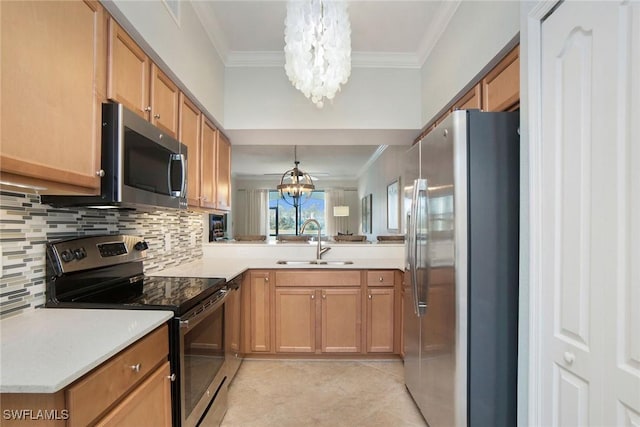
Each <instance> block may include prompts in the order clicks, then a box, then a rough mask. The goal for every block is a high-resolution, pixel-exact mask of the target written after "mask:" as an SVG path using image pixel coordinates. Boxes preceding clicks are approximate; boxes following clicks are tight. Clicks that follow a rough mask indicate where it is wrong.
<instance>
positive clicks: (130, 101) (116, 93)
mask: <svg viewBox="0 0 640 427" xmlns="http://www.w3.org/2000/svg"><path fill="white" fill-rule="evenodd" d="M107 74H108V77H107V97H108V98H109V99H111V100H113V101H116V102H120V103H122V104H123V105H124V106H125V107H127V108H128V109H130V110H132V111H134V112H136V113H137V114H139V115H140V116H141V117H144V118H145V119H147V120H149V121H151V122H152V123H153V124H155V125H156V126H158V127H159V128H161V129H162V130H163V131H165V132H166V133H167V134H169V135H171V136H173V137H174V138H177V137H178V110H179V90H178V87H177V86H176V84H175V83H173V82H172V81H171V79H169V78H168V77H167V76H166V75H165V74H164V73H163V72H162V71H161V70H160V69H159V68H158V67H157V66H156V65H155V64H153V63H152V62H151V60H150V59H149V57H148V56H147V55H146V54H145V53H144V51H143V50H142V49H141V48H140V47H139V46H138V45H137V44H136V42H135V41H134V40H133V39H132V38H131V37H130V36H129V35H128V34H127V33H126V31H124V29H122V27H120V26H119V25H118V23H117V22H116V21H115V20H114V19H113V18H110V19H109V54H108V73H107Z"/></svg>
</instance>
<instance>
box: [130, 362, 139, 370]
mask: <svg viewBox="0 0 640 427" xmlns="http://www.w3.org/2000/svg"><path fill="white" fill-rule="evenodd" d="M129 367H130V368H131V370H132V371H133V372H140V368H141V367H142V364H141V363H136V364H135V365H131V366H129Z"/></svg>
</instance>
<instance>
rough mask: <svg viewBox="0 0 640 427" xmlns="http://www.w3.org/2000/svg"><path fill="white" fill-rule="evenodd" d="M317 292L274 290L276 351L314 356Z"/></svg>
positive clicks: (292, 289) (289, 289)
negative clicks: (311, 354) (312, 354)
mask: <svg viewBox="0 0 640 427" xmlns="http://www.w3.org/2000/svg"><path fill="white" fill-rule="evenodd" d="M316 294H317V292H316V290H315V289H313V288H311V289H308V288H279V289H276V291H275V295H276V310H275V315H276V327H275V335H276V351H277V352H279V353H283V352H284V353H314V352H315V351H316V329H317V326H318V322H317V320H316V319H317V317H318V315H317V311H318V310H317V309H316V305H317V304H316Z"/></svg>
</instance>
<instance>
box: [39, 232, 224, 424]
mask: <svg viewBox="0 0 640 427" xmlns="http://www.w3.org/2000/svg"><path fill="white" fill-rule="evenodd" d="M148 248H149V246H148V244H147V243H146V242H145V241H144V239H142V238H140V237H136V236H125V235H113V236H91V237H84V238H76V239H71V240H63V241H56V242H50V243H48V244H47V291H46V292H47V299H46V304H45V306H46V307H60V308H104V309H110V308H111V309H133V310H170V311H173V312H174V317H173V319H172V320H170V321H169V358H170V364H171V372H172V374H175V377H173V376H172V378H175V379H174V381H173V383H172V390H171V396H172V411H173V425H174V426H176V427H178V426H183V427H192V426H203V427H204V426H210V425H211V426H214V425H219V424H220V421H221V420H222V417H223V416H224V413H225V412H226V392H227V384H226V382H227V369H226V364H227V363H226V362H225V356H227V357H228V352H226V351H225V336H224V335H225V325H224V322H225V315H224V308H225V307H224V306H225V299H226V297H227V292H228V287H227V284H226V281H225V279H221V278H215V279H211V278H207V279H203V278H189V277H186V278H185V277H147V276H145V275H144V273H143V260H144V259H145V257H146V254H147V251H148Z"/></svg>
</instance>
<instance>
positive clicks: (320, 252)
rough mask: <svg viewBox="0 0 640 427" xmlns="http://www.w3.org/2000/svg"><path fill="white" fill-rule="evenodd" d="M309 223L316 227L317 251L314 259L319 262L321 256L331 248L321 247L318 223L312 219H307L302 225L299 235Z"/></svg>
mask: <svg viewBox="0 0 640 427" xmlns="http://www.w3.org/2000/svg"><path fill="white" fill-rule="evenodd" d="M310 222H313V223H315V224H316V227H318V250H317V251H316V259H317V260H318V261H319V260H320V259H321V258H322V255H323V254H324V253H326V252H329V251H330V250H331V248H329V247H326V248H323V247H322V237H321V231H322V230H320V223H319V222H318V221H317V220H316V219H314V218H309V219H308V220H306V221H305V222H304V223H303V224H302V228H301V229H300V234H302V233H304V229H305V228H306V227H307V224H309V223H310Z"/></svg>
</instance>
